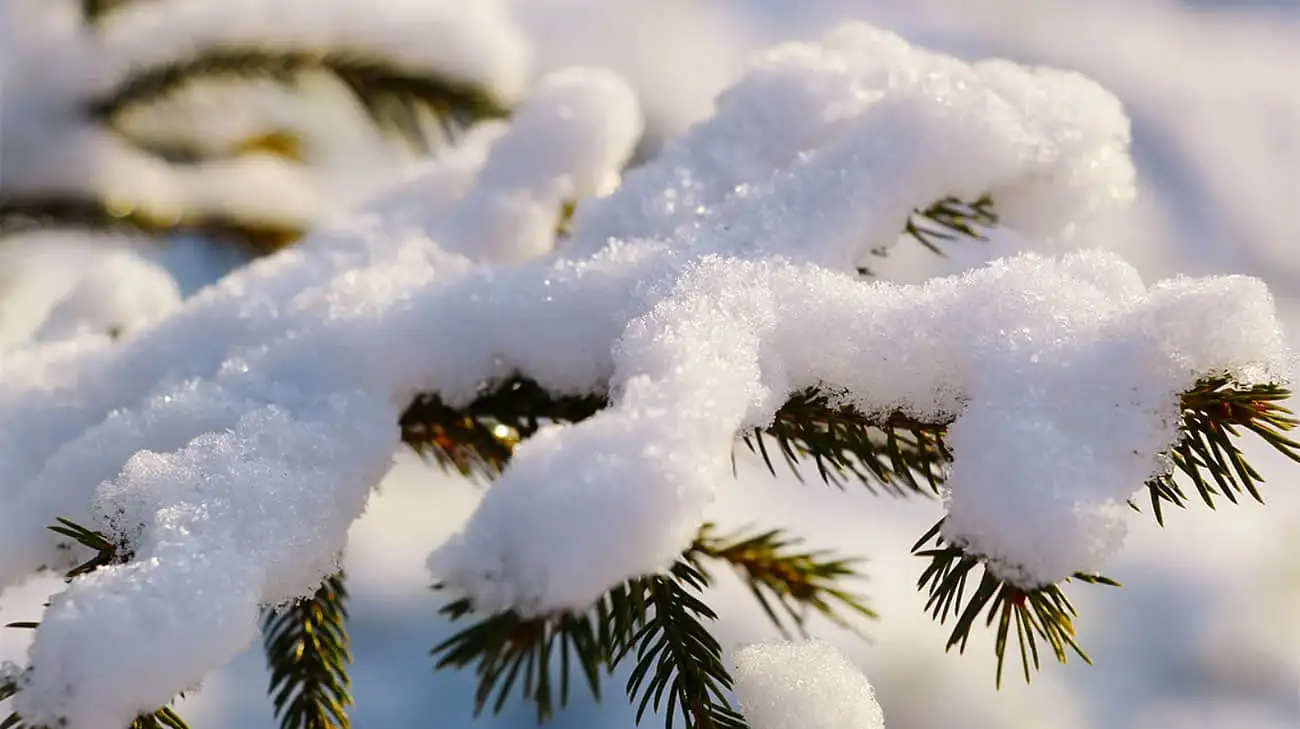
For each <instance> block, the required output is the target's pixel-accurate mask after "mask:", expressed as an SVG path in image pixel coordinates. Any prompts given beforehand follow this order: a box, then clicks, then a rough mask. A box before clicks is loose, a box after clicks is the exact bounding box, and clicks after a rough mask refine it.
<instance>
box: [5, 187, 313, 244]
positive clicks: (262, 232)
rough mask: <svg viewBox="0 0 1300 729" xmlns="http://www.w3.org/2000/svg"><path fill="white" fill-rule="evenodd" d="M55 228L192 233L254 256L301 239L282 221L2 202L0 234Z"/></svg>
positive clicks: (75, 202) (66, 201)
mask: <svg viewBox="0 0 1300 729" xmlns="http://www.w3.org/2000/svg"><path fill="white" fill-rule="evenodd" d="M55 227H57V228H77V229H82V230H94V231H103V232H118V233H138V234H141V235H148V236H159V235H165V234H194V235H200V236H203V237H204V238H207V239H210V240H217V241H231V242H233V243H235V244H237V245H240V246H243V247H244V248H246V249H247V250H249V251H250V252H251V253H255V254H266V253H271V252H273V251H276V250H279V249H280V248H283V247H284V246H286V245H288V244H290V243H292V242H293V241H295V240H297V239H298V238H299V237H300V236H301V235H302V231H300V230H298V229H296V228H295V227H294V226H290V225H286V224H283V223H276V222H270V221H266V222H257V221H243V220H236V219H234V218H230V217H228V216H222V215H208V214H197V213H194V212H193V211H188V212H186V211H182V212H181V215H180V217H179V218H178V217H176V216H175V215H161V214H157V213H154V212H151V211H149V210H146V209H143V208H141V207H139V206H136V205H134V204H132V203H129V202H125V201H123V202H113V201H105V200H86V199H79V198H67V197H59V196H50V197H40V198H20V197H6V198H0V236H4V235H13V234H17V233H25V232H29V231H33V230H40V229H43V228H55Z"/></svg>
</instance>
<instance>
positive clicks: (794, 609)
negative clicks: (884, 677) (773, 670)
mask: <svg viewBox="0 0 1300 729" xmlns="http://www.w3.org/2000/svg"><path fill="white" fill-rule="evenodd" d="M800 544H801V540H799V539H795V538H791V537H788V536H786V535H785V534H783V533H782V532H780V531H772V532H766V533H762V534H757V535H753V536H744V535H730V536H725V537H719V536H717V535H715V534H714V529H713V527H712V526H709V525H705V526H704V527H703V528H702V529H701V530H700V533H699V535H698V537H697V538H696V540H695V542H694V543H693V544H692V545H691V546H690V547H689V548H688V549H687V550H686V551H685V552H684V553H683V554H682V556H681V558H680V559H678V560H677V563H676V564H675V565H674V567H673V568H672V569H671V570H669V571H668V572H666V573H664V574H659V575H648V576H644V577H638V578H635V579H631V580H627V581H626V582H624V583H623V584H621V585H618V586H616V587H615V588H613V589H611V590H609V591H608V592H606V593H605V595H604V596H602V597H601V599H600V600H599V601H597V603H596V604H595V605H594V606H592V607H591V608H590V609H589V610H587V611H584V612H581V613H561V614H555V615H537V616H525V615H521V614H520V613H518V612H516V611H513V610H510V611H506V612H502V613H497V614H495V615H489V616H486V617H480V618H479V619H478V620H477V621H476V622H474V623H472V624H471V625H469V626H468V627H466V628H463V629H462V630H460V631H459V632H457V633H456V634H454V635H452V636H451V637H449V638H448V639H446V640H445V641H443V642H442V643H440V644H439V645H438V646H436V647H435V648H434V649H433V651H432V653H433V655H434V657H435V658H436V659H437V668H439V669H442V668H457V669H464V668H468V667H470V666H473V667H474V671H475V674H476V675H477V677H478V688H477V689H476V691H475V714H476V715H477V714H479V713H481V712H482V711H483V710H484V709H485V708H486V707H487V706H488V705H489V704H490V705H491V707H492V710H493V712H494V713H495V712H499V711H500V710H501V709H502V708H503V707H504V706H505V703H506V701H508V699H509V698H510V696H511V691H512V690H513V689H514V688H515V687H516V686H518V687H519V691H518V695H519V696H520V697H521V698H523V699H525V700H526V701H530V702H532V703H533V704H534V705H535V707H536V710H537V718H538V720H539V721H546V720H547V719H549V718H551V717H552V716H553V715H554V713H555V711H556V709H557V708H563V707H564V706H565V705H566V703H567V702H568V699H569V696H570V690H571V689H570V685H571V683H572V678H571V676H572V674H573V673H574V672H575V670H579V671H581V673H582V675H583V677H584V678H585V680H586V683H587V685H588V687H589V688H590V690H591V692H592V694H593V695H594V696H595V697H596V698H599V697H600V695H601V681H602V676H604V675H607V674H608V673H609V672H611V671H612V670H613V669H614V668H615V667H616V666H618V665H621V664H622V662H623V661H625V660H628V659H629V658H631V659H632V661H633V667H632V669H631V674H630V677H629V679H628V683H627V686H626V691H627V695H628V698H629V699H630V700H631V701H632V702H633V703H634V704H635V705H636V706H637V717H638V721H640V720H641V719H642V718H644V714H645V712H646V711H648V710H650V709H651V708H653V709H654V710H656V711H663V712H664V719H665V722H666V723H667V725H668V726H669V727H671V726H672V725H673V722H674V721H675V718H676V717H678V716H679V715H680V718H681V719H682V721H683V724H684V726H686V727H688V728H690V727H696V728H711V729H730V728H734V727H741V726H743V721H742V720H741V718H740V716H739V714H737V713H736V711H735V709H734V708H733V707H732V706H731V705H730V703H728V700H727V699H726V692H727V691H728V690H730V688H731V675H730V673H729V672H728V671H727V668H726V666H725V665H724V664H723V662H722V658H721V648H720V647H719V645H718V643H717V641H716V639H714V638H713V636H712V634H711V633H710V632H709V629H708V626H709V624H711V623H712V622H713V621H714V620H715V619H716V618H717V615H716V613H715V612H714V611H713V609H712V608H710V607H709V606H708V604H707V603H706V602H705V601H704V593H705V592H706V591H707V589H708V588H710V587H712V585H713V580H712V578H711V577H710V575H709V572H708V570H707V569H706V563H707V562H717V563H722V564H727V565H730V566H731V567H732V568H734V569H735V571H736V573H737V574H738V575H739V576H740V577H741V579H742V580H744V581H745V583H746V584H747V586H748V587H749V589H750V591H751V593H752V594H753V595H754V597H755V599H757V600H758V601H759V604H760V605H761V606H762V607H763V608H764V610H765V612H766V613H767V615H768V616H769V618H771V620H772V623H773V625H775V626H776V627H777V628H778V629H780V630H782V631H783V632H785V631H789V630H790V629H791V628H793V629H795V630H798V631H800V632H802V631H803V629H804V625H805V621H806V618H807V616H808V615H810V614H812V613H817V614H820V615H822V616H824V617H826V618H828V619H830V620H832V621H834V622H837V623H839V624H841V625H844V626H847V627H854V626H853V625H852V623H851V621H850V620H849V617H850V616H853V615H856V616H859V617H867V618H871V617H875V614H874V613H873V612H871V610H870V609H868V608H867V607H866V606H865V605H864V604H863V602H862V600H861V598H859V597H857V596H855V595H853V594H852V593H850V592H847V591H845V590H844V589H842V587H841V586H840V582H842V581H844V580H849V579H854V578H856V577H858V574H857V572H856V570H855V569H854V565H855V564H856V561H855V560H849V559H843V558H840V557H836V556H835V555H833V554H831V553H829V552H821V551H813V552H809V551H803V550H800V549H798V547H799V545H800ZM441 613H442V615H443V616H445V617H446V618H448V619H449V620H451V621H452V622H456V621H460V620H464V619H468V618H470V617H472V616H474V608H473V605H472V603H471V602H470V601H469V600H467V599H464V598H461V599H458V600H455V601H453V602H451V603H449V604H448V605H446V606H445V607H443V609H442V611H441ZM557 662H558V664H559V666H558V671H559V676H558V678H556V677H554V676H553V675H552V672H553V671H555V670H556V663H557ZM574 664H577V669H575V668H574V667H573V666H574ZM557 687H558V694H557Z"/></svg>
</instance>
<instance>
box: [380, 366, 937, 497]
mask: <svg viewBox="0 0 1300 729" xmlns="http://www.w3.org/2000/svg"><path fill="white" fill-rule="evenodd" d="M481 393H482V394H480V395H479V396H478V397H477V398H476V399H475V400H474V401H473V402H471V403H470V404H469V405H467V406H465V407H463V408H453V407H451V406H449V405H447V404H446V403H445V402H444V401H443V400H442V399H441V398H440V397H438V396H437V395H433V394H427V395H422V396H420V397H418V398H416V400H415V401H414V402H413V403H412V404H411V405H410V406H409V407H408V408H407V409H406V411H405V412H404V413H403V415H402V418H401V428H402V441H403V442H405V443H406V444H407V445H408V446H410V447H411V448H412V449H413V450H415V451H416V452H417V453H419V454H421V455H423V456H425V457H427V458H429V459H431V460H433V461H434V462H436V463H438V464H439V465H441V466H443V467H444V468H447V469H449V470H455V471H456V472H458V473H460V474H461V475H466V476H470V475H478V476H486V477H488V478H492V477H495V476H496V475H497V474H499V473H500V472H501V469H503V468H504V467H505V464H506V463H507V462H508V461H509V459H510V454H511V453H512V452H513V450H514V448H515V446H517V445H518V444H519V443H520V442H522V441H523V440H526V439H527V438H528V437H530V436H531V435H532V434H533V433H535V432H536V431H537V429H538V428H539V427H540V426H541V425H542V424H544V423H548V422H555V423H575V422H580V421H582V420H586V419H587V418H589V417H591V416H593V415H595V414H596V413H598V412H600V411H601V410H602V409H604V408H605V407H606V406H607V405H608V401H607V400H606V398H605V396H604V395H603V394H591V395H566V396H554V395H551V394H549V393H547V392H546V391H545V390H543V389H542V388H541V387H539V386H538V385H537V383H536V382H533V381H532V380H528V379H526V378H522V377H518V376H516V377H512V378H510V379H507V380H505V381H504V382H502V383H500V384H487V385H485V386H484V387H483V389H482V390H481ZM945 427H946V425H937V426H936V425H929V424H924V423H919V422H916V421H914V420H911V419H908V418H906V417H903V416H902V415H898V414H895V415H893V416H890V417H889V418H886V419H885V420H884V421H883V422H877V421H876V420H874V419H872V418H868V417H867V416H865V415H863V414H862V413H860V412H858V411H857V410H856V409H854V408H852V407H851V406H847V405H835V404H832V399H831V397H830V396H829V395H827V394H825V393H822V392H820V391H817V390H813V389H809V390H805V391H803V392H801V393H799V394H797V395H795V396H794V397H792V398H791V399H790V400H789V401H788V402H787V403H786V405H785V407H783V408H782V409H781V410H780V411H779V412H778V413H777V415H776V418H775V420H774V421H773V424H772V425H771V426H770V427H768V428H767V429H765V430H762V431H754V432H753V433H749V434H746V435H744V436H743V437H742V440H743V441H744V442H745V444H746V445H747V446H748V447H749V448H750V450H751V451H753V452H755V453H758V454H760V455H761V456H762V457H763V459H764V462H765V463H766V464H767V466H768V468H769V469H771V470H772V472H773V473H775V472H776V471H775V468H776V466H775V463H774V461H773V459H772V457H771V453H770V451H769V449H768V446H767V443H766V440H769V439H770V440H774V441H775V444H776V447H777V449H778V450H779V451H780V453H781V454H782V456H784V458H785V460H786V462H787V463H788V464H789V465H790V466H791V468H792V469H797V466H798V464H799V462H800V461H802V460H804V459H807V458H811V459H812V460H813V462H814V463H815V464H816V465H817V469H818V473H819V474H820V475H821V477H822V478H823V479H824V480H825V481H826V482H827V483H831V484H834V485H836V486H840V487H843V485H844V483H845V482H846V481H848V480H857V481H860V482H861V483H862V484H864V485H866V486H867V488H869V489H873V490H874V489H875V488H876V487H879V488H881V489H882V490H884V491H885V492H886V493H889V494H893V495H899V496H901V495H908V494H928V495H933V494H937V493H938V489H939V485H940V484H941V483H942V481H943V473H944V467H945V465H946V464H947V462H948V461H950V460H951V454H950V453H949V452H948V450H947V447H946V446H945V445H944V443H943V439H942V436H943V431H944V428H945ZM795 475H796V476H798V475H799V472H798V470H795Z"/></svg>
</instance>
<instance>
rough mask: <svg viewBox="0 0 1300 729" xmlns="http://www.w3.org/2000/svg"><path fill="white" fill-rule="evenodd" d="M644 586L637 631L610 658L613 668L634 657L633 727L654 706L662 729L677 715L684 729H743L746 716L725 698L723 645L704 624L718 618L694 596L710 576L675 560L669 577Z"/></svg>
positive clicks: (728, 681) (726, 678)
mask: <svg viewBox="0 0 1300 729" xmlns="http://www.w3.org/2000/svg"><path fill="white" fill-rule="evenodd" d="M645 582H646V585H647V590H646V593H645V608H646V610H645V612H644V613H643V616H644V617H642V619H641V620H640V621H638V622H642V625H641V628H640V630H638V631H637V632H636V634H635V635H633V636H632V640H631V641H628V642H627V643H626V644H625V645H623V647H622V650H620V651H619V653H618V654H617V655H616V656H615V658H614V663H615V664H617V663H618V662H619V661H621V660H622V659H623V658H624V657H627V656H629V655H632V654H633V653H635V655H636V666H635V667H634V668H633V669H632V674H631V676H629V678H628V681H627V695H628V699H629V700H631V701H632V702H633V703H634V704H636V707H637V711H636V721H637V723H638V724H640V723H641V720H642V719H643V718H644V717H645V713H646V711H647V710H648V709H651V708H653V709H654V710H655V711H663V713H664V726H665V729H673V724H674V720H675V718H676V717H677V715H678V714H680V715H681V718H682V727H683V729H744V727H745V721H744V718H743V717H742V716H741V715H740V713H739V712H738V711H736V710H735V709H734V708H732V706H731V704H730V702H729V700H728V699H727V693H728V692H729V691H731V689H732V679H731V674H730V673H729V672H728V671H727V667H726V664H724V663H723V660H722V647H721V646H720V645H719V644H718V641H717V639H716V638H714V637H713V634H712V633H711V632H710V631H709V629H708V627H706V625H705V621H708V622H712V621H714V620H716V619H717V614H716V613H714V612H713V609H712V608H710V607H709V606H708V605H706V604H704V602H703V601H702V600H701V599H700V598H699V597H698V593H700V592H702V591H703V590H704V589H705V588H707V587H708V586H709V579H708V576H707V575H705V574H704V573H703V572H702V571H701V570H700V569H699V568H698V567H697V566H696V565H695V564H694V563H693V562H691V561H690V560H679V561H678V562H677V564H675V565H674V566H673V569H672V572H671V573H670V574H667V575H656V576H653V577H648V578H646V579H645ZM665 697H666V698H667V701H665V700H664V699H665Z"/></svg>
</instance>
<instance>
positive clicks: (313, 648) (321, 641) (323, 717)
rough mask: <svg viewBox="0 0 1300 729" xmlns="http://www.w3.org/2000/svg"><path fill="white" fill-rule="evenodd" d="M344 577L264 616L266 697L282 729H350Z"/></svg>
mask: <svg viewBox="0 0 1300 729" xmlns="http://www.w3.org/2000/svg"><path fill="white" fill-rule="evenodd" d="M345 580H346V578H345V576H344V573H343V572H342V571H340V572H337V573H335V574H333V575H331V576H330V577H328V578H326V579H325V581H324V582H322V583H321V586H320V587H319V588H318V589H317V590H316V592H315V593H314V594H313V595H312V596H311V597H309V598H306V599H304V600H299V601H297V602H293V603H289V604H287V605H283V606H281V607H279V608H276V609H268V610H266V611H264V612H263V614H262V643H263V648H264V650H265V653H266V662H267V665H268V667H269V668H270V670H271V680H270V685H269V686H268V687H267V692H268V693H269V694H270V695H271V698H272V702H273V703H274V704H275V713H276V717H277V718H278V719H279V721H280V727H281V729H348V727H349V726H350V722H349V720H348V714H347V707H348V706H349V705H350V704H351V703H352V696H351V693H350V686H351V684H350V682H349V680H348V664H349V663H351V662H352V652H351V650H350V648H349V645H348V633H347V619H348V612H347V597H348V593H347V586H346V581H345Z"/></svg>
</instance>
